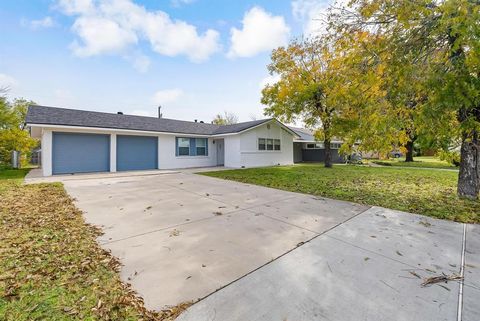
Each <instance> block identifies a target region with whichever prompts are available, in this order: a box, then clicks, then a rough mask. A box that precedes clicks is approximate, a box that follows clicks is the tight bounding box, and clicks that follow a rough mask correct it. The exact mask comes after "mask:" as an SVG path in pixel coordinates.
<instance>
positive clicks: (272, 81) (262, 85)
mask: <svg viewBox="0 0 480 321" xmlns="http://www.w3.org/2000/svg"><path fill="white" fill-rule="evenodd" d="M279 80H280V75H273V76H272V75H270V76H267V77H265V78H263V79H262V80H261V81H260V83H259V85H258V86H259V87H260V89H261V90H262V89H263V88H265V87H266V86H267V85H273V84H275V83H276V82H278V81H279Z"/></svg>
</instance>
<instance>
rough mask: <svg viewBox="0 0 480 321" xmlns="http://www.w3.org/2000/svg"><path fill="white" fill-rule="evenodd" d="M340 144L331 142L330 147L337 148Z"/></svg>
mask: <svg viewBox="0 0 480 321" xmlns="http://www.w3.org/2000/svg"><path fill="white" fill-rule="evenodd" d="M341 146H342V144H340V143H331V144H330V148H332V149H339V148H340V147H341Z"/></svg>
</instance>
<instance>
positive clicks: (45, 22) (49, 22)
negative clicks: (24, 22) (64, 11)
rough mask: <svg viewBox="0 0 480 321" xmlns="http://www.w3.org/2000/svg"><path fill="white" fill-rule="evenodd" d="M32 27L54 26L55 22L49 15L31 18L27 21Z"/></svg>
mask: <svg viewBox="0 0 480 321" xmlns="http://www.w3.org/2000/svg"><path fill="white" fill-rule="evenodd" d="M29 25H30V27H31V28H32V29H41V28H51V27H53V26H55V23H54V21H53V19H52V18H51V17H45V18H43V19H38V20H32V21H30V23H29Z"/></svg>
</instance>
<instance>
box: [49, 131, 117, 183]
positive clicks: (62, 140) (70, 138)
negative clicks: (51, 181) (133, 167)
mask: <svg viewBox="0 0 480 321" xmlns="http://www.w3.org/2000/svg"><path fill="white" fill-rule="evenodd" d="M109 170H110V135H99V134H79V133H59V132H54V133H53V146H52V171H53V174H70V173H88V172H108V171H109Z"/></svg>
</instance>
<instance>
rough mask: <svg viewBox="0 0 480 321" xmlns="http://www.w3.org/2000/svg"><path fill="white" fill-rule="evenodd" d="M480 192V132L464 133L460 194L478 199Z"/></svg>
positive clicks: (459, 178) (461, 154)
mask: <svg viewBox="0 0 480 321" xmlns="http://www.w3.org/2000/svg"><path fill="white" fill-rule="evenodd" d="M479 192H480V144H479V139H478V132H477V131H475V130H474V131H472V132H471V135H463V138H462V148H461V151H460V172H459V174H458V188H457V193H458V196H460V197H464V198H469V199H478V194H479Z"/></svg>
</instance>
